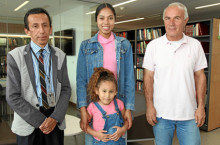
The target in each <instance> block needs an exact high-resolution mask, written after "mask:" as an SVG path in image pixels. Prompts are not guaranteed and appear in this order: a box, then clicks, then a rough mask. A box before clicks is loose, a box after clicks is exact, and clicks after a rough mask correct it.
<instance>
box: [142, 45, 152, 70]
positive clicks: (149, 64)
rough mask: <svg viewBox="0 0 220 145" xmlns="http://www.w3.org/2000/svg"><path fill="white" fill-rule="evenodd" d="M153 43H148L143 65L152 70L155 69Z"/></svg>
mask: <svg viewBox="0 0 220 145" xmlns="http://www.w3.org/2000/svg"><path fill="white" fill-rule="evenodd" d="M153 48H154V47H153V43H152V42H150V43H148V45H147V48H146V51H145V55H144V61H143V65H142V67H143V68H145V69H148V70H150V71H154V69H155V68H154V66H155V65H154V49H153Z"/></svg>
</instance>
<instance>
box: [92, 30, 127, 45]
mask: <svg viewBox="0 0 220 145" xmlns="http://www.w3.org/2000/svg"><path fill="white" fill-rule="evenodd" d="M113 35H114V37H115V39H116V41H120V42H121V41H124V40H125V38H124V37H119V36H116V35H115V33H113ZM95 42H98V32H97V33H96V34H95V35H94V36H93V37H92V38H90V39H89V42H88V43H95Z"/></svg>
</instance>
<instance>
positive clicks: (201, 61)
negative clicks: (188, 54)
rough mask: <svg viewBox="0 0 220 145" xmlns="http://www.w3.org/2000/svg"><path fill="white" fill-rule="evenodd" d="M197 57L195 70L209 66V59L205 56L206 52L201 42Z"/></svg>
mask: <svg viewBox="0 0 220 145" xmlns="http://www.w3.org/2000/svg"><path fill="white" fill-rule="evenodd" d="M197 54H198V55H197V58H196V64H195V68H194V72H196V71H198V70H201V69H204V68H206V67H208V65H207V60H206V57H205V53H204V50H203V48H202V45H201V43H200V42H199V43H198V49H197Z"/></svg>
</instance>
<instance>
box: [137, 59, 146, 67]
mask: <svg viewBox="0 0 220 145" xmlns="http://www.w3.org/2000/svg"><path fill="white" fill-rule="evenodd" d="M143 60H144V57H137V67H142V64H143Z"/></svg>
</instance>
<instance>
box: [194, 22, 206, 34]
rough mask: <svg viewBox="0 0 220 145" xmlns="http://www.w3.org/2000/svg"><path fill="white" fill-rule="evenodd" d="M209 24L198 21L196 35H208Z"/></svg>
mask: <svg viewBox="0 0 220 145" xmlns="http://www.w3.org/2000/svg"><path fill="white" fill-rule="evenodd" d="M208 29H209V27H208V25H206V24H204V23H196V32H197V33H196V36H201V35H208Z"/></svg>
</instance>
